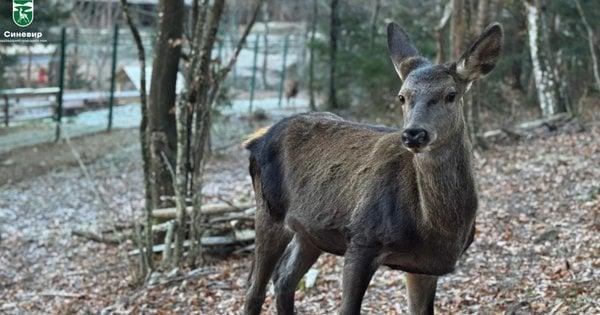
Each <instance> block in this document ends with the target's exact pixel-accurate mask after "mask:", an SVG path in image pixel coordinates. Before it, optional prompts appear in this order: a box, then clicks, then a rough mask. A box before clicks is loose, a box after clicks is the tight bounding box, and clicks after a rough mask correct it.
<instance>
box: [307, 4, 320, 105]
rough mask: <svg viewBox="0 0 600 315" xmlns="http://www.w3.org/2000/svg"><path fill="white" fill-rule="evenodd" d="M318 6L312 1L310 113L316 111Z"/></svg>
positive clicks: (309, 77)
mask: <svg viewBox="0 0 600 315" xmlns="http://www.w3.org/2000/svg"><path fill="white" fill-rule="evenodd" d="M318 6H319V3H318V0H313V14H312V19H311V22H310V24H311V29H310V57H309V58H310V60H309V64H308V93H309V103H308V105H309V107H310V110H312V111H315V110H317V106H316V104H315V37H316V34H317V17H318V15H319V11H318Z"/></svg>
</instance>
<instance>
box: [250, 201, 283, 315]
mask: <svg viewBox="0 0 600 315" xmlns="http://www.w3.org/2000/svg"><path fill="white" fill-rule="evenodd" d="M258 194H259V192H257V195H258ZM255 225H256V227H255V230H256V239H255V244H256V248H255V250H254V262H253V264H252V271H251V274H250V278H249V288H248V291H247V293H246V302H245V306H244V314H248V315H257V314H260V310H261V307H262V304H263V302H264V300H265V291H266V288H267V284H268V283H269V279H270V278H271V274H272V273H273V270H274V269H275V266H276V265H277V262H278V261H279V259H280V258H281V255H282V254H283V251H284V250H285V248H286V246H287V244H288V243H289V242H290V240H291V235H290V232H289V231H287V230H286V229H285V227H284V226H283V222H282V221H278V220H275V219H273V218H272V217H271V216H270V215H269V214H268V213H267V211H266V209H265V208H264V202H263V201H262V199H261V198H257V214H256V223H255Z"/></svg>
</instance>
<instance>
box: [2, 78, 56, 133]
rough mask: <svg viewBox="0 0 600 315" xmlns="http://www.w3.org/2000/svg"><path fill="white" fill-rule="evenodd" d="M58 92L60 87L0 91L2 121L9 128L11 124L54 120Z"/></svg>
mask: <svg viewBox="0 0 600 315" xmlns="http://www.w3.org/2000/svg"><path fill="white" fill-rule="evenodd" d="M58 92H59V88H58V87H46V88H20V89H10V90H0V98H1V99H2V112H1V113H0V121H2V122H3V123H4V125H5V126H6V127H8V126H9V124H10V123H11V122H22V121H28V120H36V119H44V118H54V117H55V115H56V110H57V107H58V105H57V104H58V103H57V94H58Z"/></svg>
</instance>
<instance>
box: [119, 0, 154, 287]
mask: <svg viewBox="0 0 600 315" xmlns="http://www.w3.org/2000/svg"><path fill="white" fill-rule="evenodd" d="M121 6H122V8H123V13H124V15H125V19H126V21H127V25H129V29H130V30H131V34H132V35H133V39H134V41H135V44H136V48H137V52H138V61H139V63H140V107H141V113H142V121H141V123H140V144H141V149H142V165H143V167H142V168H143V171H144V193H145V204H144V208H145V211H144V219H145V222H146V227H147V229H146V231H145V239H144V243H145V246H146V255H141V256H142V259H143V261H142V264H143V266H144V268H142V270H144V271H146V272H147V271H148V270H152V269H153V262H152V247H153V244H152V241H153V239H152V208H150V206H151V204H150V200H151V196H150V169H149V167H150V147H149V144H148V137H147V135H148V130H147V129H146V128H147V127H148V102H147V93H146V50H145V49H144V45H143V43H142V37H141V35H140V32H139V30H138V28H137V26H136V25H135V23H134V22H133V19H132V17H131V14H130V12H129V7H128V4H127V0H121ZM144 275H145V272H144Z"/></svg>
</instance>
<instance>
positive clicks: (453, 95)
mask: <svg viewBox="0 0 600 315" xmlns="http://www.w3.org/2000/svg"><path fill="white" fill-rule="evenodd" d="M455 99H456V92H450V93H448V95H446V103H452V102H454V100H455Z"/></svg>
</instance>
